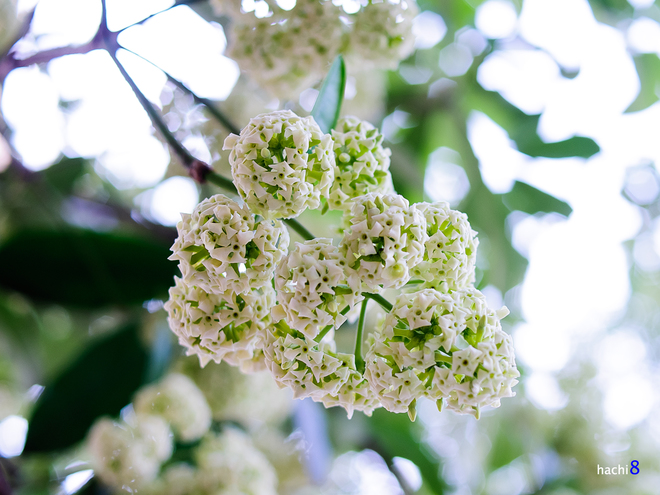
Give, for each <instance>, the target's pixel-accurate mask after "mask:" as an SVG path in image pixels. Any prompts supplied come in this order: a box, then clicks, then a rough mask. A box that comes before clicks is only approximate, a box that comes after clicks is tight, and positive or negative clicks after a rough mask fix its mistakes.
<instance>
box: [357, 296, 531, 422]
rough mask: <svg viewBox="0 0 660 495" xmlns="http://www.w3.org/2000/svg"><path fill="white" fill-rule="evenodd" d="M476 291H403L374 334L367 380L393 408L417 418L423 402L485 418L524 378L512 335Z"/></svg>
mask: <svg viewBox="0 0 660 495" xmlns="http://www.w3.org/2000/svg"><path fill="white" fill-rule="evenodd" d="M507 313H508V310H506V308H503V309H502V310H500V311H498V312H494V311H492V310H490V309H489V308H488V306H487V304H486V300H485V298H484V296H483V295H482V294H481V293H480V292H479V291H477V290H476V289H474V288H469V289H464V290H457V291H454V292H450V293H443V292H439V291H437V290H435V289H423V290H421V291H418V292H415V293H412V294H403V295H402V296H401V297H400V298H399V300H398V301H397V303H396V304H395V305H394V307H393V308H392V311H390V312H389V314H388V315H387V316H386V318H385V320H384V322H383V324H382V326H381V327H380V328H379V329H378V330H377V332H376V333H375V334H373V335H372V339H373V342H372V345H371V346H370V349H369V352H368V354H367V357H366V363H367V365H366V371H365V376H366V377H367V380H368V381H369V383H370V384H371V386H372V388H373V390H374V391H375V392H377V394H378V397H379V399H380V401H381V403H382V405H383V406H384V407H385V408H386V409H387V410H389V411H393V412H406V411H408V412H409V413H410V414H411V415H414V407H415V401H416V399H418V398H420V397H429V398H431V399H433V400H435V401H437V402H438V407H439V408H442V405H443V401H446V405H447V406H448V408H449V409H452V410H455V411H457V412H461V413H469V414H473V415H475V416H477V417H478V416H479V411H480V408H481V407H484V406H493V407H497V406H499V400H500V399H501V398H503V397H511V396H513V395H514V394H513V392H512V390H511V388H512V387H513V386H514V385H515V384H516V383H517V380H516V378H517V377H518V376H519V373H518V371H517V369H516V365H515V357H514V354H513V346H512V342H511V337H510V336H509V335H508V334H506V333H505V332H504V331H503V330H502V328H501V326H500V319H501V318H503V317H504V316H506V314H507Z"/></svg>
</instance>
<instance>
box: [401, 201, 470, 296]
mask: <svg viewBox="0 0 660 495" xmlns="http://www.w3.org/2000/svg"><path fill="white" fill-rule="evenodd" d="M413 208H417V209H418V210H419V211H420V212H422V214H423V215H424V218H426V233H427V235H428V240H427V241H426V243H425V250H424V258H423V261H422V262H421V263H420V264H418V265H417V266H415V267H414V268H413V270H412V276H413V278H417V279H421V280H423V281H424V287H436V288H441V287H442V290H443V291H446V290H447V289H460V288H463V287H467V286H468V285H470V284H472V283H473V282H474V267H475V263H476V260H477V246H478V245H479V239H477V233H476V232H475V231H474V230H472V228H471V227H470V223H469V222H468V219H467V215H466V214H465V213H461V212H460V211H456V210H452V209H451V208H449V205H448V204H447V203H444V202H437V203H416V204H415V205H413Z"/></svg>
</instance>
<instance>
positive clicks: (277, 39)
mask: <svg viewBox="0 0 660 495" xmlns="http://www.w3.org/2000/svg"><path fill="white" fill-rule="evenodd" d="M361 3H362V5H361V7H360V10H359V11H358V12H356V13H354V14H347V13H346V12H345V11H344V10H343V9H342V8H341V7H338V6H336V5H335V2H333V1H332V0H297V2H296V4H295V7H293V8H292V9H290V10H284V9H282V8H280V7H279V6H278V5H277V4H276V2H273V1H268V2H264V3H263V5H262V6H263V7H267V8H264V9H259V10H261V11H260V12H259V13H258V15H259V17H256V16H255V13H253V12H249V13H248V12H244V11H243V10H242V9H241V6H240V2H239V1H238V0H213V1H212V6H213V7H214V8H215V11H216V13H218V14H220V15H226V16H229V17H230V18H231V20H232V25H231V28H232V29H231V31H232V32H231V35H230V45H229V51H228V55H229V56H230V57H231V58H233V59H234V60H236V61H237V62H238V64H239V66H240V67H241V69H242V70H243V71H245V72H246V73H247V74H248V75H249V76H250V78H252V79H254V80H255V81H257V82H258V83H259V84H260V85H261V86H263V87H264V88H265V89H267V90H269V91H270V93H272V94H273V95H274V96H276V97H280V98H281V97H283V98H292V97H295V96H296V95H297V94H299V93H300V91H301V90H302V89H305V88H307V87H309V86H311V85H313V84H315V83H316V82H318V81H319V80H321V78H322V77H323V76H324V75H325V72H326V71H327V69H328V66H329V65H330V63H331V62H332V60H333V59H334V57H335V56H336V55H338V54H340V53H343V54H345V55H346V56H347V59H348V61H349V63H350V64H351V68H354V69H356V70H363V69H365V68H383V69H395V68H396V67H397V66H398V64H399V62H400V61H401V60H403V59H404V58H406V57H408V56H409V55H410V54H411V53H412V50H413V48H414V42H415V39H414V35H413V33H412V20H413V18H414V17H415V16H416V15H417V14H418V13H419V9H418V7H417V4H416V3H415V0H365V1H363V2H361ZM255 10H256V9H255Z"/></svg>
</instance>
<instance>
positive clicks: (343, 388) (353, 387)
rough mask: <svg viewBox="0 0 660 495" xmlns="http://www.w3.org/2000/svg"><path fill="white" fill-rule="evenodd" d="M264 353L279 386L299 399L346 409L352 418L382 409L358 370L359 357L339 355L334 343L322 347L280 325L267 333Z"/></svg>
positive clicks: (281, 322)
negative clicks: (358, 412)
mask: <svg viewBox="0 0 660 495" xmlns="http://www.w3.org/2000/svg"><path fill="white" fill-rule="evenodd" d="M264 353H265V356H266V366H268V368H269V370H270V372H271V374H272V375H273V377H274V378H275V380H276V381H277V383H278V384H279V385H280V386H282V387H288V388H290V389H292V390H293V395H294V398H296V399H303V398H305V397H311V399H312V400H313V401H315V402H322V403H323V404H325V405H326V406H327V407H332V406H336V405H339V406H342V407H343V408H344V409H346V411H347V412H348V415H349V417H350V416H352V414H353V411H354V410H355V411H363V412H364V413H365V414H367V415H371V412H372V411H373V410H374V409H375V408H376V407H378V406H379V404H378V401H377V400H376V397H375V395H374V393H373V392H372V391H371V389H370V388H369V387H368V385H367V383H366V380H365V379H364V377H363V376H362V374H361V373H359V372H358V371H357V370H356V367H355V356H353V354H344V353H340V352H336V348H335V345H334V341H332V342H324V341H322V342H320V343H318V342H316V341H314V340H312V339H308V338H306V337H305V336H304V335H303V334H302V333H300V332H298V331H296V330H292V329H291V328H289V327H288V326H287V325H286V323H285V322H284V321H280V322H278V323H277V324H275V325H273V327H272V328H270V329H269V330H268V331H267V337H266V345H265V347H264Z"/></svg>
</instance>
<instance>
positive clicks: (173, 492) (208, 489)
mask: <svg viewBox="0 0 660 495" xmlns="http://www.w3.org/2000/svg"><path fill="white" fill-rule="evenodd" d="M192 461H193V462H194V464H195V467H193V466H192V465H190V464H184V463H175V464H171V465H169V466H168V467H167V468H166V469H165V470H164V472H163V473H162V475H161V476H160V477H159V479H157V480H155V481H154V482H153V483H151V484H150V485H149V486H147V487H146V489H145V490H141V491H140V492H139V493H142V492H144V493H145V494H146V495H189V494H197V495H276V493H277V492H276V487H277V476H276V474H275V470H274V469H273V466H272V465H271V464H270V463H269V462H268V460H267V459H266V457H265V456H264V454H262V453H261V452H260V451H259V450H258V449H257V448H256V447H255V446H254V445H253V444H252V441H251V440H250V438H249V437H248V436H247V435H246V434H244V433H242V432H241V431H239V430H237V429H234V428H224V429H223V431H222V433H219V434H216V433H208V434H207V435H206V436H205V437H204V438H203V439H202V441H201V442H200V444H199V445H198V446H197V447H195V448H194V450H193V459H192Z"/></svg>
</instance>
